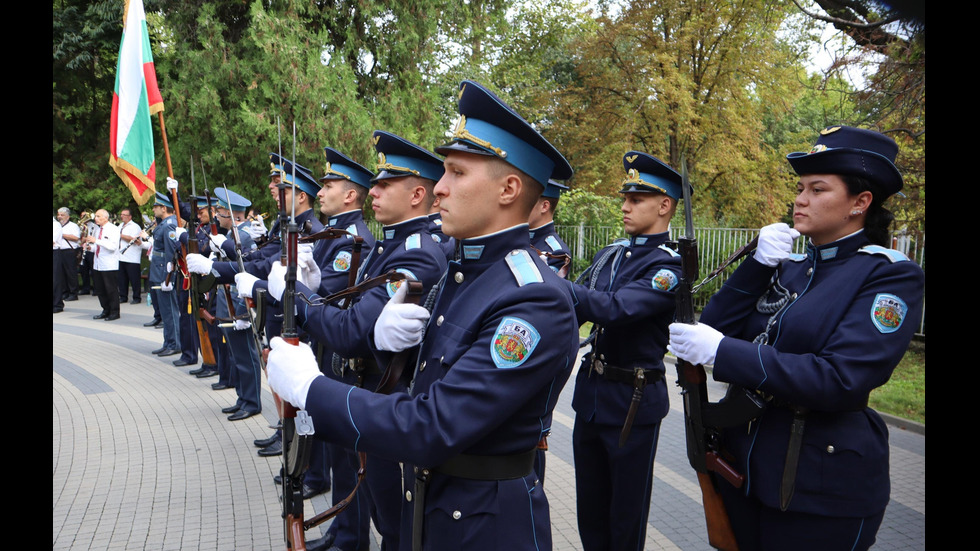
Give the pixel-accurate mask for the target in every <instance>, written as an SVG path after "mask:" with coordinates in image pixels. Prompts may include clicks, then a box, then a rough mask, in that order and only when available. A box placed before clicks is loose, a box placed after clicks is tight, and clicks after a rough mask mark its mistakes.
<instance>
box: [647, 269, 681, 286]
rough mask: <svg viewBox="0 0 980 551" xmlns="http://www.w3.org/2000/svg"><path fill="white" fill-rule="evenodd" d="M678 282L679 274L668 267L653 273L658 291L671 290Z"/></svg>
mask: <svg viewBox="0 0 980 551" xmlns="http://www.w3.org/2000/svg"><path fill="white" fill-rule="evenodd" d="M677 283H678V282H677V274H675V273H674V272H672V271H670V270H668V269H666V268H663V269H661V270H660V271H658V272H657V273H655V274H653V280H652V285H653V288H654V289H657V290H658V291H669V290H671V289H673V288H674V287H676V286H677Z"/></svg>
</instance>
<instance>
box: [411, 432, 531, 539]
mask: <svg viewBox="0 0 980 551" xmlns="http://www.w3.org/2000/svg"><path fill="white" fill-rule="evenodd" d="M537 454H538V448H537V446H535V447H533V448H531V449H530V450H528V451H526V452H521V453H516V454H513V455H468V454H465V453H461V454H459V455H456V456H454V457H451V458H450V459H449V460H448V461H446V462H445V463H443V464H442V465H440V466H438V467H436V468H434V469H431V470H430V469H422V468H419V467H415V493H414V494H413V495H412V499H414V500H415V505H414V508H413V511H414V514H413V518H412V551H419V550H420V549H422V526H423V525H424V520H425V490H426V486H428V484H429V479H430V478H431V474H432V472H433V471H434V472H437V473H440V474H444V475H448V476H455V477H457V478H468V479H471V480H512V479H515V478H521V477H523V476H527V475H529V474H531V472H532V471H533V470H534V458H535V457H536V456H537Z"/></svg>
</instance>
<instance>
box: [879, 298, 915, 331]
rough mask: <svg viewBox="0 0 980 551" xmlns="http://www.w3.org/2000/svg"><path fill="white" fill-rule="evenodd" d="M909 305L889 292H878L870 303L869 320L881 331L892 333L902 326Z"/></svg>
mask: <svg viewBox="0 0 980 551" xmlns="http://www.w3.org/2000/svg"><path fill="white" fill-rule="evenodd" d="M908 310H909V307H908V305H906V304H905V301H904V300H902V299H900V298H898V297H897V296H895V295H892V294H889V293H879V294H878V295H877V296H876V297H875V301H874V304H872V305H871V321H872V323H874V324H875V327H877V328H878V331H880V332H882V333H894V332H895V331H898V328H899V327H901V326H902V322H903V321H904V320H905V314H907V313H908Z"/></svg>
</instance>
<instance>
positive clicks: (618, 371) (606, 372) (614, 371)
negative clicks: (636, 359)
mask: <svg viewBox="0 0 980 551" xmlns="http://www.w3.org/2000/svg"><path fill="white" fill-rule="evenodd" d="M591 369H592V371H595V372H596V373H598V374H599V375H602V378H603V379H605V380H607V381H613V382H617V383H626V384H628V385H632V384H633V382H634V381H635V380H636V370H635V369H626V368H622V367H617V366H615V365H610V364H608V363H606V362H604V361H602V360H592V367H591ZM643 374H644V375H645V376H646V384H651V383H655V382H657V381H659V380H660V379H662V378H663V377H664V374H663V372H662V371H659V370H656V369H644V370H643Z"/></svg>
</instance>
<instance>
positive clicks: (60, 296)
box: [51, 218, 65, 314]
mask: <svg viewBox="0 0 980 551" xmlns="http://www.w3.org/2000/svg"><path fill="white" fill-rule="evenodd" d="M51 221H52V222H53V223H54V240H53V242H52V245H53V248H52V251H51V252H52V253H53V255H54V256H53V257H52V259H51V268H52V274H51V279H52V283H53V284H54V289H53V293H52V298H53V299H54V313H55V314H57V313H58V312H64V311H65V300H64V294H65V281H64V277H62V275H61V260H60V259H59V258H58V254H59V253H58V251H59V250H60V249H58V241H61V223H60V222H58V219H57V218H52V219H51Z"/></svg>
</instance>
